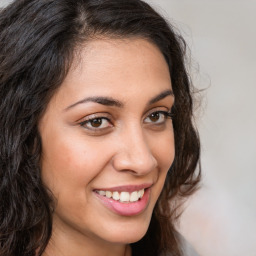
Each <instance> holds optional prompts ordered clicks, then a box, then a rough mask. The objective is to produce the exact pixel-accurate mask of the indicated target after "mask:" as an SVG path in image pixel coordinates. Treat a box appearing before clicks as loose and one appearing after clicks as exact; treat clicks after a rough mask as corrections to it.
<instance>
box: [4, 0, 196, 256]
mask: <svg viewBox="0 0 256 256" xmlns="http://www.w3.org/2000/svg"><path fill="white" fill-rule="evenodd" d="M97 36H105V37H116V38H128V37H135V38H136V37H137V38H144V39H146V40H149V41H150V42H152V43H153V44H155V45H156V46H157V47H158V48H159V49H160V51H161V52H162V54H163V55H164V57H165V59H166V62H167V63H168V65H169V70H170V74H171V79H172V86H173V92H174V95H175V105H174V107H173V114H174V117H173V126H174V135H175V152H176V154H175V159H174V162H173V165H172V166H171V168H170V170H169V172H168V175H167V178H166V182H165V185H164V189H163V191H162V194H161V196H160V198H159V200H158V201H157V204H156V206H155V209H154V212H153V216H152V220H151V223H150V226H149V229H148V231H147V233H146V235H145V237H144V238H143V239H142V240H140V241H138V242H137V243H134V244H132V250H133V255H135V256H136V255H140V256H141V255H147V256H150V255H152V256H153V255H154V256H155V255H159V254H160V253H161V255H167V253H168V255H175V256H179V255H182V252H181V248H180V244H179V241H178V238H177V235H176V233H177V232H176V230H175V227H174V221H175V218H176V217H177V211H176V210H177V206H178V205H179V202H181V201H182V200H181V198H185V197H187V196H188V195H190V194H191V193H192V192H193V191H194V190H195V189H196V187H197V185H198V182H199V180H200V170H199V171H198V172H196V167H197V165H198V160H199V154H200V144H199V138H198V135H197V132H196V130H195V128H194V126H193V123H192V118H193V101H192V85H191V83H190V80H189V76H188V74H187V71H186V68H185V63H184V58H185V54H186V44H185V42H184V40H183V39H182V37H181V36H180V35H178V34H177V33H176V32H175V30H174V29H173V27H172V25H170V24H168V22H166V21H165V19H164V18H163V17H161V15H159V14H158V13H157V12H156V11H154V10H153V9H152V8H151V7H150V6H149V5H148V4H147V3H145V2H143V1H141V0H129V1H127V0H76V1H73V0H16V1H14V2H13V3H12V4H10V5H9V6H8V7H6V8H5V9H3V10H2V11H1V12H0V97H1V102H0V145H1V147H0V255H1V256H3V255H4V256H14V255H19V256H33V255H41V254H42V253H43V251H44V249H45V247H46V246H47V243H48V242H49V239H50V237H51V232H52V212H53V211H54V205H53V203H52V201H53V200H52V197H51V193H50V191H48V190H47V188H45V187H44V186H43V184H42V182H41V177H40V168H39V159H40V155H41V143H40V134H39V132H38V128H37V125H38V121H39V120H40V117H41V115H42V113H43V112H44V110H45V108H46V106H47V104H48V102H49V100H50V98H51V96H52V95H53V94H54V92H55V90H56V89H57V88H58V87H59V86H60V85H61V83H62V82H63V80H64V78H65V76H66V74H67V72H68V70H69V68H70V66H71V63H72V60H73V57H74V54H75V53H76V54H77V52H79V48H80V47H82V46H84V45H86V42H87V41H89V40H91V39H93V38H95V37H97ZM36 252H37V254H36Z"/></svg>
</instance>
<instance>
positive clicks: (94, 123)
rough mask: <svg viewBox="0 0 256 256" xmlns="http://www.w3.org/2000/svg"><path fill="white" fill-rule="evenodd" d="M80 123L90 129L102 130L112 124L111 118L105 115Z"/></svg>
mask: <svg viewBox="0 0 256 256" xmlns="http://www.w3.org/2000/svg"><path fill="white" fill-rule="evenodd" d="M80 125H81V126H82V127H84V128H86V129H89V130H101V129H104V128H108V127H110V126H111V123H110V121H109V119H107V118H105V117H96V118H92V119H88V120H86V121H83V122H81V123H80Z"/></svg>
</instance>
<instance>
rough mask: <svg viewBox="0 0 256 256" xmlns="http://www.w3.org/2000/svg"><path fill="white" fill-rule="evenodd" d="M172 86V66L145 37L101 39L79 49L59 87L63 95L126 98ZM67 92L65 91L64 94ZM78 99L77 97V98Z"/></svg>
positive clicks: (70, 96)
mask: <svg viewBox="0 0 256 256" xmlns="http://www.w3.org/2000/svg"><path fill="white" fill-rule="evenodd" d="M166 89H171V78H170V72H169V67H168V65H167V63H166V61H165V59H164V56H163V55H162V53H161V52H160V50H159V49H158V48H157V47H156V46H155V45H154V44H152V43H150V42H149V41H147V40H144V39H134V38H133V39H99V40H94V41H91V42H89V43H87V44H86V45H85V46H84V47H82V48H81V49H79V51H77V52H76V55H75V58H74V62H73V65H72V67H71V69H70V71H69V73H68V75H67V77H66V78H65V80H64V82H63V84H62V85H61V87H60V94H61V92H63V94H62V98H63V99H64V98H65V97H68V98H69V99H72V98H73V96H74V98H75V97H77V91H79V92H80V94H81V97H82V96H87V95H93V96H94V95H104V96H111V97H118V98H120V97H121V98H122V97H123V98H124V101H125V97H124V95H129V97H133V96H136V95H138V94H139V95H142V96H143V95H146V93H147V92H149V93H150V94H151V95H149V97H152V95H154V94H157V93H159V92H160V91H163V90H166ZM64 94H65V95H64ZM74 100H77V99H74Z"/></svg>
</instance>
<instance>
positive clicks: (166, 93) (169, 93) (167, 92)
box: [148, 89, 174, 105]
mask: <svg viewBox="0 0 256 256" xmlns="http://www.w3.org/2000/svg"><path fill="white" fill-rule="evenodd" d="M167 96H173V97H174V94H173V91H172V90H170V89H168V90H165V91H163V92H161V93H160V94H158V95H157V96H155V97H153V98H152V99H151V100H150V101H149V102H148V105H152V104H154V103H156V102H158V101H160V100H162V99H164V98H165V97H167Z"/></svg>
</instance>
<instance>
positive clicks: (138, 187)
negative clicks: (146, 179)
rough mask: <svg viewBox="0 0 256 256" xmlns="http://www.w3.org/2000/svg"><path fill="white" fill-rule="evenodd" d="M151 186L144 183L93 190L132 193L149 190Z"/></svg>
mask: <svg viewBox="0 0 256 256" xmlns="http://www.w3.org/2000/svg"><path fill="white" fill-rule="evenodd" d="M152 185H153V183H144V184H140V185H123V186H116V187H111V188H99V189H98V188H97V189H95V190H97V191H99V190H103V191H111V192H115V191H117V192H122V191H125V192H133V191H139V190H141V189H146V188H149V187H151V186H152Z"/></svg>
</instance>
